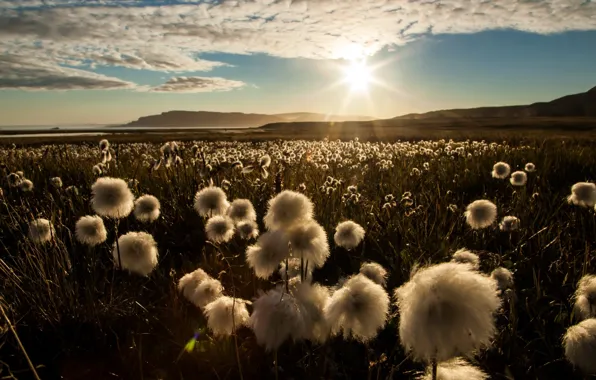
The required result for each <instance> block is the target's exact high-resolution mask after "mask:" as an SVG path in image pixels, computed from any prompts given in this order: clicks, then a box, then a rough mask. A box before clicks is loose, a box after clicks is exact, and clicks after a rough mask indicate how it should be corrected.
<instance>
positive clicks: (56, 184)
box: [50, 177, 62, 189]
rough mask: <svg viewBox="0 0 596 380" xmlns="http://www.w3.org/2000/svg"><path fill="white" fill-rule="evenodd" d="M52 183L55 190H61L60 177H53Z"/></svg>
mask: <svg viewBox="0 0 596 380" xmlns="http://www.w3.org/2000/svg"><path fill="white" fill-rule="evenodd" d="M50 183H51V184H52V186H54V187H55V188H57V189H59V188H61V187H62V179H61V178H60V177H52V178H50Z"/></svg>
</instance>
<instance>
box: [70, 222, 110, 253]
mask: <svg viewBox="0 0 596 380" xmlns="http://www.w3.org/2000/svg"><path fill="white" fill-rule="evenodd" d="M75 236H76V238H77V240H78V241H79V242H80V243H83V244H87V245H90V246H94V245H98V244H101V243H103V242H104V241H106V239H107V238H108V232H107V231H106V227H105V226H104V224H103V219H102V218H100V217H99V216H97V215H87V216H82V217H81V218H80V219H79V220H78V221H77V223H76V225H75Z"/></svg>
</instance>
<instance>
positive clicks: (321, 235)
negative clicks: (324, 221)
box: [288, 220, 329, 268]
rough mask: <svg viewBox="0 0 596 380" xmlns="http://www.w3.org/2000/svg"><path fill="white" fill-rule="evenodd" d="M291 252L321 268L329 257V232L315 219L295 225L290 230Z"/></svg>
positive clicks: (294, 255)
mask: <svg viewBox="0 0 596 380" xmlns="http://www.w3.org/2000/svg"><path fill="white" fill-rule="evenodd" d="M288 238H289V240H290V248H291V254H292V256H293V257H301V258H303V259H304V260H305V261H308V263H309V264H310V265H314V266H315V267H317V268H320V267H322V266H323V264H325V261H326V260H327V258H328V257H329V242H328V241H327V233H326V232H325V230H324V229H323V227H321V226H320V225H319V224H318V223H317V222H315V221H314V220H311V221H308V222H306V223H304V224H299V225H297V226H294V227H293V228H292V229H291V230H289V231H288Z"/></svg>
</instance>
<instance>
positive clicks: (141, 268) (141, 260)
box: [112, 232, 157, 276]
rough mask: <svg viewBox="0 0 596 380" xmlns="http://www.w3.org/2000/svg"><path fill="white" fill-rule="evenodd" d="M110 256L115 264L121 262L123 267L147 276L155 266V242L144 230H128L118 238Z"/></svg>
mask: <svg viewBox="0 0 596 380" xmlns="http://www.w3.org/2000/svg"><path fill="white" fill-rule="evenodd" d="M118 247H119V248H120V256H118ZM112 256H113V258H114V263H115V264H116V265H119V263H120V262H121V263H122V268H123V269H127V270H129V271H131V272H133V273H137V274H140V275H141V276H147V275H149V273H151V272H152V271H153V269H155V267H156V266H157V243H155V240H154V239H153V236H151V235H149V234H148V233H146V232H129V233H127V234H126V235H122V236H120V237H119V238H118V244H117V245H116V244H114V249H113V252H112Z"/></svg>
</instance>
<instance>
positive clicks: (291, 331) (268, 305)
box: [250, 288, 306, 351]
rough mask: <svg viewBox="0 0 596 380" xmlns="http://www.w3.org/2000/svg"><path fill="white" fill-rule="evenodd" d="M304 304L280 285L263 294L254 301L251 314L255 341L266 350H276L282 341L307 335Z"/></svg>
mask: <svg viewBox="0 0 596 380" xmlns="http://www.w3.org/2000/svg"><path fill="white" fill-rule="evenodd" d="M304 313H305V312H304V308H303V306H302V305H301V304H300V302H298V300H297V299H296V298H295V297H294V296H292V295H291V294H288V293H285V292H284V291H283V290H281V289H280V288H276V289H271V290H269V291H268V292H267V293H265V294H262V295H261V296H260V297H259V298H258V299H257V300H256V301H255V302H254V303H253V312H252V315H251V316H250V326H251V327H252V329H253V331H254V333H255V336H256V338H257V343H258V344H260V345H264V346H265V349H266V350H267V351H271V350H277V349H278V348H279V347H280V346H281V345H282V343H283V342H284V341H286V340H288V339H290V338H292V339H294V340H299V339H302V338H303V337H304V336H305V335H306V322H305V319H304Z"/></svg>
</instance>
